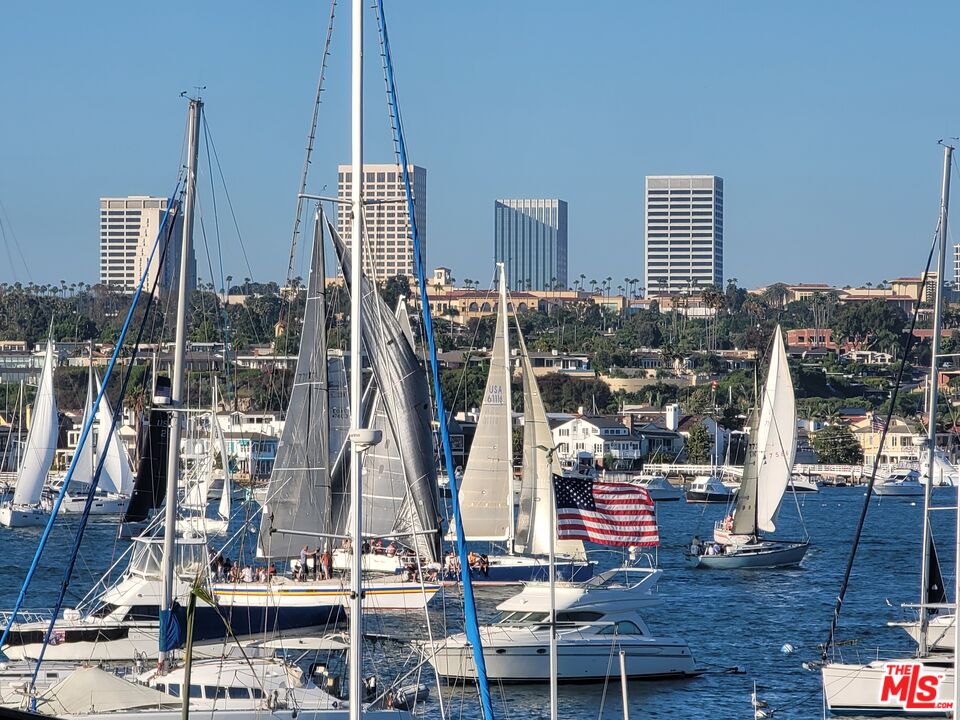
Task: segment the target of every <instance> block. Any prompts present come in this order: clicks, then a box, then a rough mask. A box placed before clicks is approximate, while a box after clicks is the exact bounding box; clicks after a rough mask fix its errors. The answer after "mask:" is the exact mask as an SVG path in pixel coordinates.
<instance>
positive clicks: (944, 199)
mask: <svg viewBox="0 0 960 720" xmlns="http://www.w3.org/2000/svg"><path fill="white" fill-rule="evenodd" d="M952 155H953V148H952V147H950V146H949V145H944V147H943V183H942V185H941V188H940V223H939V232H938V233H937V234H938V238H937V242H938V245H939V248H938V250H939V254H938V256H937V284H936V293H935V294H934V300H933V335H932V337H931V339H930V379H929V381H928V385H929V399H928V401H927V413H928V414H927V453H928V455H927V482H926V485H925V486H924V489H923V542H922V544H921V545H922V550H921V556H920V558H921V559H920V642H919V651H920V656H921V657H923V656H924V655H926V654H927V620H928V619H929V615H930V613H929V612H928V611H927V600H928V596H929V593H928V592H927V585H928V584H929V583H930V569H929V568H928V567H927V564H928V563H929V560H930V532H931V530H930V498H931V494H932V491H933V490H932V487H933V458H934V455H935V453H936V449H937V383H938V380H939V378H938V376H937V375H938V373H937V357H938V355H939V354H940V327H941V325H942V324H943V320H942V311H943V277H944V269H945V268H946V265H947V210H948V208H949V205H950V166H951V156H952ZM922 291H923V289H922V288H921V293H922ZM957 515H958V518H960V512H958V513H957ZM957 524H958V526H960V519H958V521H957ZM957 547H958V554H960V542H958V545H957ZM958 583H960V580H958Z"/></svg>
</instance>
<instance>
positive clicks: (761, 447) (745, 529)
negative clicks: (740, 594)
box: [690, 325, 810, 569]
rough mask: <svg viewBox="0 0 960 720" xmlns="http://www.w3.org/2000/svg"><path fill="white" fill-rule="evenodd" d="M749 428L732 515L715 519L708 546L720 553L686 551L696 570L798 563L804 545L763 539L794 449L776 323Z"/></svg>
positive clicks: (790, 399)
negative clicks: (757, 408) (758, 402)
mask: <svg viewBox="0 0 960 720" xmlns="http://www.w3.org/2000/svg"><path fill="white" fill-rule="evenodd" d="M750 425H751V432H750V435H749V438H750V439H749V441H748V444H747V454H746V457H745V459H744V465H743V480H742V482H741V485H740V490H739V492H738V495H737V504H736V508H735V509H734V512H733V517H732V518H725V519H724V520H722V521H720V523H718V524H717V526H716V528H715V529H714V543H713V544H714V545H719V546H720V549H721V551H720V553H711V552H696V553H691V554H690V559H691V561H692V562H693V564H694V565H695V566H696V567H703V568H717V569H748V568H776V567H789V566H791V565H799V564H800V562H801V561H802V560H803V556H804V555H805V554H806V552H807V548H808V547H809V545H810V543H809V540H807V538H804V539H802V540H799V541H796V540H778V539H774V538H771V537H770V536H768V535H765V533H772V532H774V531H775V530H776V526H775V525H774V520H775V519H776V517H777V513H778V511H779V509H780V503H781V501H782V500H783V496H784V493H785V492H786V490H787V485H788V483H789V481H790V474H791V472H792V471H793V459H794V454H795V452H796V448H797V419H796V403H795V400H794V395H793V380H792V379H791V377H790V367H789V365H788V364H787V352H786V348H785V347H784V343H783V332H782V331H781V330H780V326H779V325H778V326H777V329H776V331H775V332H774V338H773V347H772V349H771V352H770V368H769V370H768V371H767V381H766V384H765V385H764V389H763V402H762V405H761V408H760V415H759V418H757V417H756V413H754V417H753V418H751V422H750ZM708 547H709V546H708Z"/></svg>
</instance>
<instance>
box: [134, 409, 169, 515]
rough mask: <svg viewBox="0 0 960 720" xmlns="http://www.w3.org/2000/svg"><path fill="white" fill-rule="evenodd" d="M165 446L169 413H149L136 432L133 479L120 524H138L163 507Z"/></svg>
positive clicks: (152, 411)
mask: <svg viewBox="0 0 960 720" xmlns="http://www.w3.org/2000/svg"><path fill="white" fill-rule="evenodd" d="M169 444H170V413H168V412H165V411H163V410H151V411H150V412H149V413H148V414H147V417H146V418H145V419H144V420H143V421H142V422H141V424H140V429H139V431H138V432H137V475H136V478H135V479H134V482H133V492H132V493H131V494H130V504H129V505H127V511H126V513H124V515H123V522H125V523H129V522H142V521H144V520H146V519H147V517H148V516H149V513H150V511H151V510H154V509H156V508H158V507H160V506H161V505H162V504H163V496H164V493H165V492H166V488H167V447H168V446H169Z"/></svg>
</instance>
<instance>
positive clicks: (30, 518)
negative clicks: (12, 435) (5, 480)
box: [0, 339, 60, 527]
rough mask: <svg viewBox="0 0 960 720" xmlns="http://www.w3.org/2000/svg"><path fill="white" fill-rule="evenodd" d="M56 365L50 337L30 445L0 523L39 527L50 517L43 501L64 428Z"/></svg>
mask: <svg viewBox="0 0 960 720" xmlns="http://www.w3.org/2000/svg"><path fill="white" fill-rule="evenodd" d="M53 364H54V363H53V340H51V339H48V340H47V348H46V353H45V355H44V360H43V369H42V370H41V372H40V384H39V385H38V387H37V395H36V398H35V399H34V403H33V413H32V415H31V423H30V429H29V431H28V432H27V447H26V450H25V451H24V453H23V459H22V461H21V463H20V467H19V469H18V470H17V481H16V485H15V486H14V490H13V498H12V499H11V500H10V501H9V502H7V503H4V504H3V505H0V525H3V526H4V527H36V526H38V525H44V524H46V522H47V519H48V518H49V517H50V513H49V511H47V510H45V509H44V508H43V506H42V505H41V504H40V500H41V497H42V495H43V486H44V483H45V482H46V480H47V473H49V472H50V466H51V465H52V464H53V458H54V455H55V454H56V452H57V438H58V436H59V430H60V427H59V416H58V413H57V399H56V397H55V396H54V392H53Z"/></svg>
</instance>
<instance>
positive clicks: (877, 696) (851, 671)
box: [821, 658, 953, 717]
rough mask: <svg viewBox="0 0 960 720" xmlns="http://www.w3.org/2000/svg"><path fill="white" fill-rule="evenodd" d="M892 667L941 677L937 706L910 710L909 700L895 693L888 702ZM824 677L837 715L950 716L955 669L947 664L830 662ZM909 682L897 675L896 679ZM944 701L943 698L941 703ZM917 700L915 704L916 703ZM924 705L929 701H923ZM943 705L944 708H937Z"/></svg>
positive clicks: (830, 704) (828, 699) (829, 701)
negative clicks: (845, 663)
mask: <svg viewBox="0 0 960 720" xmlns="http://www.w3.org/2000/svg"><path fill="white" fill-rule="evenodd" d="M888 665H897V666H899V667H912V666H919V668H921V671H920V672H921V673H922V674H923V675H924V676H926V675H932V676H939V680H938V681H937V685H936V687H937V691H936V699H933V700H931V702H932V703H933V704H934V707H926V708H919V707H914V708H911V709H908V708H907V707H906V705H907V702H908V700H909V699H908V698H907V697H905V695H906V694H907V693H905V694H904V695H900V694H897V693H895V692H888V693H886V695H887V697H886V698H885V699H884V694H885V693H884V692H883V691H884V684H885V683H887V684H888V689H889V684H890V683H891V676H890V671H889V670H888V669H887V668H888ZM821 673H822V677H823V694H824V698H825V700H826V704H827V708H828V709H829V710H830V712H831V713H832V714H834V715H882V716H884V717H900V716H902V717H917V716H918V715H919V716H920V717H948V716H949V715H950V708H949V707H943V706H942V705H949V704H952V701H951V700H949V698H952V697H953V670H952V668H947V667H945V666H943V665H930V664H927V663H922V662H919V661H918V660H917V659H916V658H910V659H904V660H900V661H896V660H894V661H877V662H872V663H870V664H869V665H844V664H841V663H829V664H827V665H824V666H823V668H822V669H821ZM901 678H903V679H905V680H907V679H909V678H907V677H906V676H901V675H897V676H896V677H894V678H893V680H899V679H901ZM940 698H943V700H941V699H940ZM916 700H917V698H916V697H915V698H913V699H912V701H914V702H915V701H916ZM920 701H921V702H924V701H925V699H924V698H921V699H920ZM936 705H941V707H936Z"/></svg>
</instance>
